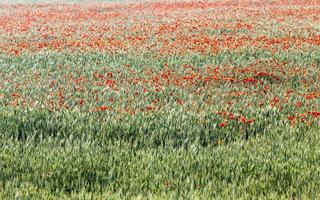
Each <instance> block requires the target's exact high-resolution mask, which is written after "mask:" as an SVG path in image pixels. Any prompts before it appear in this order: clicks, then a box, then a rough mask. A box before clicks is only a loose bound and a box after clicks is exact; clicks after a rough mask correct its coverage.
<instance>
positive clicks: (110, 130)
mask: <svg viewBox="0 0 320 200" xmlns="http://www.w3.org/2000/svg"><path fill="white" fill-rule="evenodd" d="M316 52H318V51H315V53H313V54H310V55H309V54H306V55H305V54H304V53H296V54H295V53H285V52H282V53H277V54H270V53H268V52H263V51H261V52H259V51H252V52H251V53H250V52H242V53H241V52H240V53H239V52H238V53H233V52H224V53H221V54H218V55H207V56H201V57H200V56H197V55H194V56H185V57H183V56H180V57H179V56H172V57H162V58H161V59H158V60H157V61H155V59H154V58H153V57H152V55H141V57H137V56H132V55H112V56H111V55H108V54H101V53H94V52H92V53H85V54H84V53H74V54H69V53H65V52H62V53H53V52H51V53H50V52H44V53H39V54H34V55H32V54H24V55H22V56H21V57H10V56H2V57H1V66H2V67H1V74H2V80H6V81H5V82H4V83H3V84H2V88H1V93H2V94H4V95H5V98H2V99H0V104H1V105H2V106H1V107H0V110H1V113H0V132H1V134H0V148H1V152H0V198H1V199H49V198H52V199H67V198H68V199H69V198H70V199H88V198H89V199H90V198H92V199H132V198H133V199H225V198H231V199H251V198H261V199H288V198H293V197H296V198H303V199H305V198H318V197H319V195H320V189H319V188H320V185H319V184H320V182H319V180H320V167H319V166H320V151H319V148H318V146H319V145H320V138H319V137H320V135H319V124H318V123H317V122H315V123H313V124H311V125H309V126H307V125H304V124H297V125H290V123H289V122H288V119H287V116H288V113H291V112H294V108H292V106H290V104H288V105H284V111H281V112H280V111H278V110H277V109H276V108H272V107H271V106H265V107H262V108H260V109H257V108H255V109H250V108H248V109H247V110H243V111H240V110H241V109H240V107H238V105H235V106H234V107H232V110H233V111H235V112H241V113H242V114H245V116H247V117H253V118H255V123H254V124H253V125H248V126H244V125H241V124H239V123H236V122H234V124H232V125H230V126H228V127H226V128H221V127H219V125H218V124H219V123H220V122H221V118H219V116H218V115H216V114H215V111H217V110H220V109H222V108H223V106H224V102H225V101H224V100H225V98H227V99H228V98H229V97H228V96H225V97H223V96H222V97H221V96H217V97H216V99H215V103H212V104H210V105H202V103H201V102H202V99H204V98H205V97H204V96H203V95H200V96H196V95H194V96H190V91H189V89H188V88H182V89H180V90H177V91H176V92H177V93H178V94H179V96H180V97H181V98H183V99H184V100H185V102H186V104H187V105H185V106H183V107H180V106H179V105H176V104H174V98H173V97H170V98H169V97H168V96H169V95H168V94H169V92H170V91H171V90H172V89H174V88H171V86H168V87H167V88H165V89H164V91H163V92H162V93H161V94H156V93H149V94H147V95H145V96H144V95H139V96H137V97H136V98H137V100H136V101H134V102H133V103H132V104H131V106H132V107H133V108H137V109H138V108H140V107H141V108H143V107H144V106H145V105H144V104H143V101H144V98H145V97H147V98H149V99H154V98H160V99H161V100H163V102H162V103H163V104H162V106H163V107H162V109H159V110H156V111H152V112H149V113H148V112H147V113H145V112H140V113H139V112H138V113H137V114H136V115H135V116H131V115H129V114H126V113H116V112H115V109H116V108H122V107H123V106H124V105H127V103H125V101H124V102H121V101H117V103H115V105H113V106H114V110H112V111H105V112H102V113H97V112H94V111H88V108H89V107H90V105H91V104H92V105H94V104H95V103H94V100H93V99H94V97H91V95H90V93H79V94H78V93H76V92H74V87H76V86H77V85H74V83H73V82H70V81H69V80H70V79H68V78H66V75H70V74H73V75H75V76H76V77H79V76H81V75H83V76H86V77H88V78H90V77H91V75H92V73H93V72H94V71H99V70H101V69H102V67H103V66H108V70H109V71H111V72H113V73H114V74H116V71H117V70H119V69H122V70H121V71H122V72H121V73H122V74H127V75H128V77H139V76H141V77H144V78H146V76H144V75H146V74H144V73H145V72H144V70H145V69H146V66H147V67H148V68H150V69H153V70H155V71H156V72H157V70H159V71H160V70H162V69H163V65H164V63H169V65H172V66H173V67H175V68H176V69H177V74H179V73H180V74H182V75H183V74H184V73H185V72H184V71H183V70H182V69H179V66H181V65H185V64H190V65H193V66H197V67H198V68H204V67H205V66H206V65H214V64H219V65H223V64H230V65H234V68H235V69H236V68H237V67H241V66H246V65H248V64H250V63H252V62H254V60H255V59H257V58H259V59H260V60H270V59H271V60H278V61H286V62H288V65H287V67H288V68H290V66H291V65H292V66H295V67H297V66H298V67H299V68H300V69H304V68H305V66H306V64H307V65H311V64H316V63H317V59H318V56H317V55H318V53H316ZM307 55H309V56H307ZM251 57H252V59H251ZM97 61H99V62H98V63H97ZM128 63H129V64H131V66H132V68H130V69H134V70H136V71H137V72H140V73H137V74H135V75H132V74H130V73H131V72H130V69H126V68H124V67H123V66H124V65H125V64H128ZM58 64H61V65H62V66H69V67H68V68H63V69H61V70H56V69H57V68H56V66H57V65H58ZM79 69H80V70H81V73H80V74H77V73H78V71H79ZM179 70H182V71H179ZM156 72H155V73H156ZM315 73H317V72H316V71H311V72H310V74H309V75H310V76H312V74H315ZM36 76H38V77H39V78H37V79H36V78H35V77H36ZM115 76H117V75H115ZM116 78H118V77H116ZM291 78H294V77H291ZM295 78H297V80H299V79H300V78H301V77H299V76H297V77H295ZM52 79H54V80H57V81H58V82H60V83H61V84H62V85H63V86H64V91H65V94H67V95H69V94H74V95H80V96H78V97H77V98H85V99H86V100H87V101H88V102H90V103H89V105H88V107H79V106H77V105H74V104H73V103H74V102H75V101H76V99H74V97H72V96H69V97H68V98H69V100H70V101H68V104H69V105H70V108H69V109H62V110H59V109H57V110H50V109H48V108H47V107H46V106H45V104H44V102H46V99H47V98H49V96H50V93H52V92H54V91H55V90H54V88H53V89H52V88H50V84H49V83H50V80H52ZM7 80H13V81H11V82H10V81H9V82H8V81H7ZM295 80H296V79H287V80H286V81H285V83H284V84H287V85H291V86H293V85H294V82H295ZM16 83H21V84H20V86H19V87H14V86H15V84H16ZM92 84H93V83H92V82H90V81H89V82H86V83H85V86H86V87H88V88H90V87H93V86H92ZM121 84H122V85H121ZM121 84H120V86H122V87H123V88H125V87H127V88H129V89H131V90H132V91H131V90H129V91H127V92H126V93H120V94H121V95H122V97H124V98H127V99H129V98H130V96H131V95H132V94H133V91H134V90H136V89H139V88H136V87H137V86H135V85H130V83H121ZM271 86H272V87H273V92H274V93H276V94H281V93H284V92H285V91H283V90H282V89H281V88H283V86H284V85H282V84H280V83H272V84H271ZM147 87H149V86H148V85H147ZM150 87H151V86H150ZM246 87H247V86H246V85H236V86H235V85H232V84H229V83H221V85H216V86H215V87H214V88H207V89H208V93H215V92H220V93H221V92H222V93H223V92H226V91H232V90H234V89H239V88H240V90H242V89H243V90H248V88H246ZM294 89H295V90H298V91H300V92H302V93H303V92H306V88H304V87H303V86H302V85H299V84H296V85H295V86H294ZM249 90H250V89H249ZM101 92H103V91H101ZM12 93H19V94H20V95H21V96H22V97H23V98H25V99H27V98H28V97H32V98H33V99H34V101H37V102H38V104H36V105H34V106H27V107H23V106H17V107H11V106H7V103H8V102H9V100H10V94H12ZM104 95H106V97H105V96H101V98H102V99H103V98H106V99H105V100H107V99H108V98H107V97H109V96H108V95H113V96H115V97H117V93H112V91H109V92H105V93H104ZM271 95H272V94H271ZM249 97H250V98H249V99H248V97H243V98H241V97H239V98H238V99H236V101H237V102H238V103H239V104H241V103H243V102H247V101H249V100H250V101H253V102H255V101H257V100H259V99H263V98H266V96H261V97H260V96H254V95H253V96H249ZM267 97H269V96H267ZM68 98H67V99H68ZM293 98H294V99H293V100H295V98H298V97H293ZM193 100H196V101H195V102H197V103H196V104H194V106H193V107H192V106H188V105H191V102H192V101H193ZM188 103H190V104H188ZM313 103H314V105H317V104H318V103H319V102H318V101H314V102H313Z"/></svg>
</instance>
